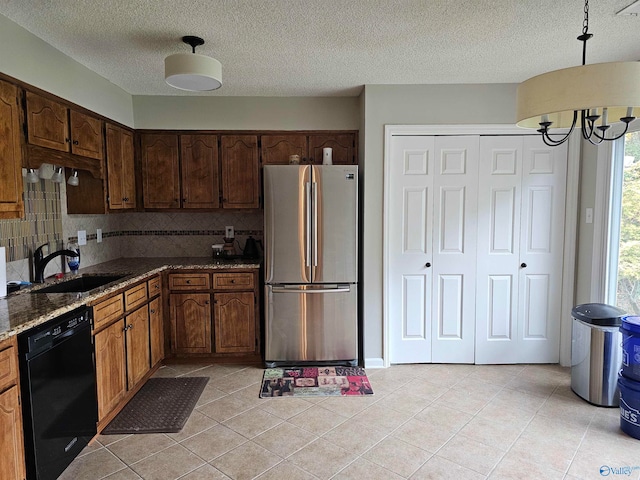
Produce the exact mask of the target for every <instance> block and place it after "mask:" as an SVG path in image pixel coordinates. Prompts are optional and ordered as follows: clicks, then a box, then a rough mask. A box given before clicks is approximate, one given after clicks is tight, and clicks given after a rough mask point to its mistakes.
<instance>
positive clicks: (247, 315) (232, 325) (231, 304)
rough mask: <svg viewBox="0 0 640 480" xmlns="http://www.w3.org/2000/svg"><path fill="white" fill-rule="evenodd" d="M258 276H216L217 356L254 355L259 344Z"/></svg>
mask: <svg viewBox="0 0 640 480" xmlns="http://www.w3.org/2000/svg"><path fill="white" fill-rule="evenodd" d="M256 284H257V280H256V274H255V273H253V272H220V273H214V274H213V287H214V289H216V290H218V291H222V293H219V292H215V293H214V294H213V304H214V325H215V328H214V338H215V351H216V353H253V352H255V351H257V349H258V343H257V341H256V338H257V337H256V328H257V326H256V325H257V324H256V320H257V300H256Z"/></svg>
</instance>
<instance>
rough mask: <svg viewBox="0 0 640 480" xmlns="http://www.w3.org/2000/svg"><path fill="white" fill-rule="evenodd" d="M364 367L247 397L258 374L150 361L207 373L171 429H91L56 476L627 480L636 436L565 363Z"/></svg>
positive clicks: (69, 479)
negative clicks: (339, 389)
mask: <svg viewBox="0 0 640 480" xmlns="http://www.w3.org/2000/svg"><path fill="white" fill-rule="evenodd" d="M367 373H368V375H369V378H370V381H371V384H372V386H373V389H374V391H375V395H373V396H368V397H362V398H335V397H323V398H311V399H298V398H274V399H260V398H258V393H259V385H260V380H261V378H262V370H261V369H259V368H255V367H244V366H237V365H172V366H165V367H162V368H161V369H160V370H159V371H158V372H157V374H156V375H158V376H180V375H190V376H208V377H209V378H210V381H209V383H208V385H207V387H206V389H205V391H204V392H203V394H202V396H201V397H200V400H199V402H198V405H197V406H196V409H195V410H194V412H193V414H192V415H191V417H190V418H189V421H188V422H187V424H186V425H185V428H184V429H183V430H182V432H180V433H177V434H153V435H129V436H126V435H111V436H106V435H102V436H99V437H98V439H97V441H95V442H94V444H93V445H90V446H89V447H87V448H86V449H85V450H84V451H83V452H82V453H81V455H80V456H79V457H78V458H76V460H74V462H73V463H72V464H71V465H70V466H69V468H68V469H67V470H66V471H65V473H64V474H63V475H62V477H61V478H63V479H65V480H82V479H88V480H96V479H103V478H104V479H110V480H125V479H140V478H143V479H148V480H174V479H182V480H200V479H214V480H215V479H227V478H232V479H251V478H259V479H261V480H268V479H286V480H298V479H301V480H302V479H329V478H332V479H341V480H342V479H367V480H376V479H401V478H411V479H449V478H450V479H456V480H458V479H483V478H489V479H536V480H538V479H567V480H574V479H602V478H625V479H634V480H638V479H640V440H635V439H633V438H631V437H628V436H626V435H625V434H624V433H622V432H621V431H620V430H619V417H618V410H617V409H615V408H614V409H610V408H599V407H594V406H592V405H589V404H588V403H586V402H584V401H583V400H582V399H580V398H578V397H577V396H576V395H575V394H574V393H573V392H572V391H571V389H570V387H569V385H570V374H569V370H568V369H566V368H561V367H559V366H555V365H500V366H481V365H403V366H393V367H391V368H389V369H380V370H373V369H370V370H368V371H367ZM601 467H605V468H606V467H610V468H621V467H631V468H630V470H629V473H630V474H629V475H626V474H623V472H620V471H617V470H610V471H609V475H607V476H604V475H601V474H600V469H601ZM633 467H636V468H633ZM616 472H617V473H619V474H617V473H616ZM603 473H607V472H606V471H604V472H603Z"/></svg>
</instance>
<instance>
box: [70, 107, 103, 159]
mask: <svg viewBox="0 0 640 480" xmlns="http://www.w3.org/2000/svg"><path fill="white" fill-rule="evenodd" d="M69 119H70V122H71V153H74V154H76V155H82V156H83V157H89V158H95V159H96V160H102V158H103V157H104V156H103V146H102V145H103V142H102V120H99V119H98V118H95V117H92V116H90V115H86V114H84V113H80V112H76V111H75V110H71V112H70V115H69Z"/></svg>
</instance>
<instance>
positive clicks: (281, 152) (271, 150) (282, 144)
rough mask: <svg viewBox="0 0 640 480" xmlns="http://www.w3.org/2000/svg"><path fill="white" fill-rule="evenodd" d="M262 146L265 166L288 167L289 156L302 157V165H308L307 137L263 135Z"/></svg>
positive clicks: (261, 138)
mask: <svg viewBox="0 0 640 480" xmlns="http://www.w3.org/2000/svg"><path fill="white" fill-rule="evenodd" d="M260 144H261V147H260V148H261V151H260V153H261V154H262V163H263V165H288V164H289V155H300V163H307V136H306V135H262V137H260Z"/></svg>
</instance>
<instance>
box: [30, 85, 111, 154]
mask: <svg viewBox="0 0 640 480" xmlns="http://www.w3.org/2000/svg"><path fill="white" fill-rule="evenodd" d="M26 97H27V112H26V115H27V141H28V142H29V143H30V144H31V145H37V146H40V147H46V148H50V149H53V150H58V151H61V152H70V153H73V154H75V155H80V156H83V157H88V158H93V159H97V160H102V159H103V157H104V154H103V143H104V142H103V137H102V120H100V119H98V118H96V117H93V116H91V115H87V114H85V113H80V112H78V111H75V110H73V109H69V108H67V106H66V105H63V104H61V103H58V102H56V101H54V100H50V99H48V98H45V97H42V96H40V95H38V94H36V93H33V92H27V94H26Z"/></svg>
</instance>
